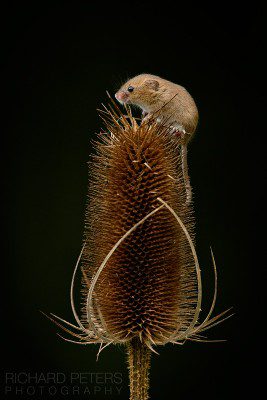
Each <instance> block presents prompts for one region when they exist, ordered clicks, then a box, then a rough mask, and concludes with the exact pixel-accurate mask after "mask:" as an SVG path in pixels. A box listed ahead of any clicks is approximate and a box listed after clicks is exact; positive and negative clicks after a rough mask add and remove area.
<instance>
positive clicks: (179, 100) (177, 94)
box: [115, 74, 198, 142]
mask: <svg viewBox="0 0 267 400" xmlns="http://www.w3.org/2000/svg"><path fill="white" fill-rule="evenodd" d="M129 87H133V88H134V89H133V91H132V92H129V91H128V88H129ZM115 96H116V98H117V99H118V100H119V101H120V102H122V103H127V104H133V105H136V106H138V107H140V108H141V109H142V110H143V111H144V112H145V113H148V114H149V115H150V114H154V113H156V116H157V118H158V120H160V121H162V122H163V123H164V122H166V123H167V124H168V125H172V126H173V127H174V128H177V129H182V130H183V129H184V130H185V132H186V133H187V135H186V136H185V141H186V142H188V141H189V140H190V138H191V137H192V135H193V134H194V132H195V130H196V127H197V123H198V110H197V107H196V104H195V102H194V100H193V98H192V96H191V95H190V94H189V93H188V91H187V90H186V89H185V88H184V87H182V86H180V85H177V84H175V83H172V82H170V81H167V80H166V79H162V78H160V77H159V76H156V75H150V74H140V75H137V76H135V77H133V78H132V79H130V80H128V81H127V82H126V83H125V84H124V85H123V86H122V87H121V88H120V90H119V91H118V92H117V93H116V95H115ZM122 97H123V98H122Z"/></svg>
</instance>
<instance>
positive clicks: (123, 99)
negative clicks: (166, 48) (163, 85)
mask: <svg viewBox="0 0 267 400" xmlns="http://www.w3.org/2000/svg"><path fill="white" fill-rule="evenodd" d="M157 78H158V77H157V76H154V75H148V74H141V75H137V76H135V77H134V78H132V79H130V80H129V81H127V82H126V83H125V84H124V85H122V87H121V88H120V90H118V92H117V93H116V94H115V97H116V99H117V100H118V101H119V102H120V103H122V104H134V105H137V106H139V107H141V108H143V109H146V108H147V107H148V106H149V105H150V104H151V101H153V100H154V98H155V96H156V95H157V92H158V91H159V87H160V84H159V80H157Z"/></svg>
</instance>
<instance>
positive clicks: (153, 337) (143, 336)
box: [49, 98, 230, 400]
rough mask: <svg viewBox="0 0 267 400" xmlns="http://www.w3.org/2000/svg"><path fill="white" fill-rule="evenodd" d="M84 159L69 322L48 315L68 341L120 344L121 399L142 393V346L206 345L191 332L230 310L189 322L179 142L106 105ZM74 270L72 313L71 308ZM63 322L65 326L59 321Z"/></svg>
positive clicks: (189, 258) (194, 306)
mask: <svg viewBox="0 0 267 400" xmlns="http://www.w3.org/2000/svg"><path fill="white" fill-rule="evenodd" d="M110 101H111V102H112V104H111V105H109V108H107V107H105V106H104V110H102V111H101V110H100V113H101V114H100V115H101V116H102V118H103V120H104V122H105V132H102V133H101V134H100V135H99V136H98V140H97V141H96V142H95V149H96V154H95V155H94V156H93V157H92V160H91V162H90V184H89V199H88V206H87V211H86V218H85V235H84V244H83V247H82V250H81V253H80V256H79V259H78V261H77V264H76V267H75V270H74V273H73V277H72V282H71V306H72V310H73V314H74V317H75V320H76V325H74V324H72V323H70V322H67V321H66V320H64V319H62V318H60V317H58V316H56V315H54V314H51V316H50V317H49V318H50V319H52V320H53V321H54V322H55V323H56V324H57V325H58V326H60V327H61V328H62V329H63V330H64V331H65V332H67V333H69V334H70V335H72V336H74V337H75V340H74V339H68V338H64V339H65V340H67V341H69V342H73V343H78V344H83V345H87V344H91V343H99V344H100V348H99V352H100V351H101V350H102V349H103V348H104V347H105V346H107V345H109V344H111V343H113V344H118V343H120V344H124V345H125V347H126V349H127V353H128V363H129V371H130V392H131V396H130V399H132V400H133V399H135V400H136V399H140V400H145V399H147V398H148V387H149V378H148V374H149V365H150V357H151V352H156V350H155V348H156V347H157V346H159V345H165V344H167V343H174V344H183V343H184V342H185V341H187V340H191V341H207V340H206V339H205V338H204V337H203V336H202V335H201V334H202V332H203V331H206V330H207V329H209V328H211V327H213V326H215V325H216V324H218V323H219V322H222V321H223V320H224V319H226V318H229V317H230V315H225V314H226V313H227V312H228V310H226V311H225V312H223V313H221V314H219V315H217V316H215V317H212V312H213V309H214V306H215V301H216V295H217V273H216V266H215V261H214V257H213V253H212V252H211V254H212V259H213V265H214V272H215V290H214V297H213V301H212V305H211V308H210V311H209V312H208V315H207V316H206V318H205V319H204V321H203V322H199V314H200V311H201V300H202V286H201V272H200V267H199V262H198V258H197V254H196V251H195V246H194V242H195V238H194V218H193V210H192V205H191V204H188V203H187V202H186V190H185V185H184V181H183V172H182V165H181V155H180V143H179V140H177V137H174V136H173V135H171V134H170V128H168V126H164V125H162V124H158V123H157V121H156V120H155V119H153V118H150V119H149V120H148V121H141V122H140V123H138V122H137V120H136V119H135V118H134V117H133V116H132V114H131V111H130V109H129V108H126V111H127V113H126V115H124V114H123V113H122V112H121V110H120V109H119V108H118V107H117V105H116V104H115V103H114V102H113V100H112V99H111V98H110ZM80 265H81V271H82V276H83V277H82V285H83V288H82V308H81V317H79V316H78V313H77V312H76V309H75V306H74V300H73V288H74V280H75V276H76V272H77V270H78V268H79V266H80ZM67 326H68V327H67Z"/></svg>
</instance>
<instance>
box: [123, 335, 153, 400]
mask: <svg viewBox="0 0 267 400" xmlns="http://www.w3.org/2000/svg"><path fill="white" fill-rule="evenodd" d="M127 353H128V368H129V378H130V400H148V398H149V396H148V389H149V369H150V359H151V350H150V349H149V348H148V347H147V346H146V345H145V344H144V343H142V342H141V341H140V340H139V338H138V337H137V338H133V339H132V340H131V341H130V342H129V343H128V344H127Z"/></svg>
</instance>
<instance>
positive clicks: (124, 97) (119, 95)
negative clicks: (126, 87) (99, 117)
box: [115, 91, 128, 102]
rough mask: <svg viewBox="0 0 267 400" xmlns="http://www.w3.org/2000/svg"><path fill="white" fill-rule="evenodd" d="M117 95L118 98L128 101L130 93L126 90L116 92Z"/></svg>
mask: <svg viewBox="0 0 267 400" xmlns="http://www.w3.org/2000/svg"><path fill="white" fill-rule="evenodd" d="M115 97H116V99H117V100H119V101H123V102H124V101H126V100H127V99H128V95H127V93H125V92H122V91H121V92H117V93H116V94H115Z"/></svg>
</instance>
